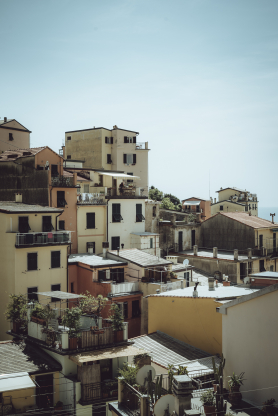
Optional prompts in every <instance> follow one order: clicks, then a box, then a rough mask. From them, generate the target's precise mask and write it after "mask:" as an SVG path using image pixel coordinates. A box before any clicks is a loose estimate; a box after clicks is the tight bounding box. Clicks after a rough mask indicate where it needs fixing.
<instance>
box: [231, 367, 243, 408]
mask: <svg viewBox="0 0 278 416" xmlns="http://www.w3.org/2000/svg"><path fill="white" fill-rule="evenodd" d="M243 375H244V372H242V373H240V374H239V375H236V374H235V373H233V375H232V376H228V379H229V380H228V384H229V389H230V394H229V400H230V402H231V404H232V405H234V406H236V405H238V404H239V403H240V401H241V398H242V394H241V393H240V392H239V390H240V386H242V385H243V380H244V378H243Z"/></svg>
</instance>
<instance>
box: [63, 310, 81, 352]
mask: <svg viewBox="0 0 278 416" xmlns="http://www.w3.org/2000/svg"><path fill="white" fill-rule="evenodd" d="M81 313H82V311H81V309H80V308H78V307H77V306H76V307H75V308H66V309H65V310H64V315H63V318H62V324H63V325H64V326H66V327H68V328H69V349H70V350H75V349H77V337H78V335H79V328H80V324H79V320H80V316H81Z"/></svg>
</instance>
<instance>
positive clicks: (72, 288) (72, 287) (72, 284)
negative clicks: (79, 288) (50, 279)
mask: <svg viewBox="0 0 278 416" xmlns="http://www.w3.org/2000/svg"><path fill="white" fill-rule="evenodd" d="M70 293H74V282H71V284H70Z"/></svg>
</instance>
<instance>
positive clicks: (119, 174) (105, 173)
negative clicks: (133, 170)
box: [97, 172, 140, 179]
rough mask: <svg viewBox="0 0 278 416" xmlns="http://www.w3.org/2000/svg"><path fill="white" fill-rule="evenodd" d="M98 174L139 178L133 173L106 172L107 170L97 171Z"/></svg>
mask: <svg viewBox="0 0 278 416" xmlns="http://www.w3.org/2000/svg"><path fill="white" fill-rule="evenodd" d="M97 173H99V174H100V175H106V176H114V177H115V178H128V179H130V178H139V179H140V176H134V175H127V174H126V173H108V172H97Z"/></svg>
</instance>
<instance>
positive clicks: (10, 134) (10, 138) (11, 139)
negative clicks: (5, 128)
mask: <svg viewBox="0 0 278 416" xmlns="http://www.w3.org/2000/svg"><path fill="white" fill-rule="evenodd" d="M13 139H14V138H13V133H9V140H10V141H13Z"/></svg>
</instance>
